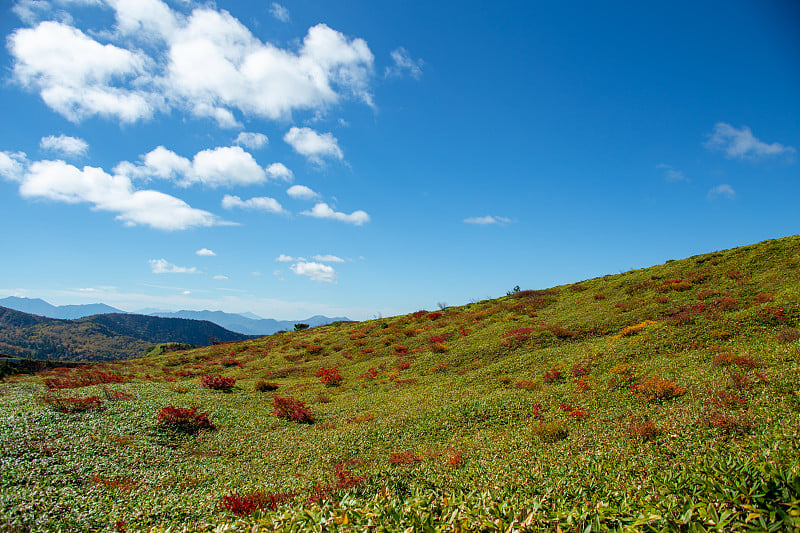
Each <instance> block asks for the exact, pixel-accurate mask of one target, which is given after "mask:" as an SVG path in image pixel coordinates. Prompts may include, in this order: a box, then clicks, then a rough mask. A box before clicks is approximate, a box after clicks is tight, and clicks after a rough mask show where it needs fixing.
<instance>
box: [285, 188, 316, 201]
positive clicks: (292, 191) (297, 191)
mask: <svg viewBox="0 0 800 533" xmlns="http://www.w3.org/2000/svg"><path fill="white" fill-rule="evenodd" d="M286 194H288V195H289V196H291V197H292V198H294V199H296V200H313V199H315V198H318V197H319V194H317V193H316V192H314V191H313V190H311V189H309V188H308V187H306V186H305V185H292V186H291V187H289V188H288V189H286Z"/></svg>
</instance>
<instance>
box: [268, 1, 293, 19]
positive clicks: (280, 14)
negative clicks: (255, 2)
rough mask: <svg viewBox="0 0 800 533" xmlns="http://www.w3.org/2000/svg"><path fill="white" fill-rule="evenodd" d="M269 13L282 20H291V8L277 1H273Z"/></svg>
mask: <svg viewBox="0 0 800 533" xmlns="http://www.w3.org/2000/svg"><path fill="white" fill-rule="evenodd" d="M269 13H270V15H272V16H273V17H275V18H276V19H278V20H280V21H281V22H289V10H288V9H286V8H285V7H283V6H282V5H280V4H279V3H277V2H272V5H271V6H270V7H269Z"/></svg>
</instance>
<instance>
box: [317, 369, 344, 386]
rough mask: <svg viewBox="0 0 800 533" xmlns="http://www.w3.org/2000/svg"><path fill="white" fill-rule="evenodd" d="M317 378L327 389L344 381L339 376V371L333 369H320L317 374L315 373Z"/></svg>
mask: <svg viewBox="0 0 800 533" xmlns="http://www.w3.org/2000/svg"><path fill="white" fill-rule="evenodd" d="M317 377H318V378H319V381H320V383H322V384H323V385H327V386H328V387H336V386H337V385H339V384H340V383H341V382H342V381H344V378H343V377H342V375H341V374H339V371H338V370H337V369H335V368H320V369H319V372H317Z"/></svg>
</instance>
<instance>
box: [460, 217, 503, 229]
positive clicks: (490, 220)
mask: <svg viewBox="0 0 800 533" xmlns="http://www.w3.org/2000/svg"><path fill="white" fill-rule="evenodd" d="M464 222H466V223H467V224H477V225H479V226H486V225H489V224H508V223H509V222H511V219H510V218H506V217H498V216H492V215H486V216H485V217H470V218H465V219H464Z"/></svg>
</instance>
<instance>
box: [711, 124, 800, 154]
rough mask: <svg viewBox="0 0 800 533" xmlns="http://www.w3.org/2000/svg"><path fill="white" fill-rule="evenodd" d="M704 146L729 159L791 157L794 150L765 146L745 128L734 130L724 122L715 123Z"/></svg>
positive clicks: (786, 147) (771, 145)
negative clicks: (721, 153) (722, 153)
mask: <svg viewBox="0 0 800 533" xmlns="http://www.w3.org/2000/svg"><path fill="white" fill-rule="evenodd" d="M704 146H705V147H706V148H708V149H709V150H716V151H720V152H724V153H725V156H726V157H728V158H730V159H758V158H761V157H768V156H779V155H786V156H790V157H791V156H792V155H793V154H794V153H795V149H794V148H792V147H791V146H784V145H782V144H780V143H777V142H775V143H772V144H767V143H765V142H762V141H760V140H758V139H757V138H756V137H755V136H754V135H753V132H752V131H751V130H750V128H748V127H747V126H742V127H741V129H738V130H737V129H736V128H734V127H733V126H731V125H730V124H726V123H725V122H717V123H716V124H715V125H714V132H713V133H712V134H711V135H710V136H709V139H708V141H706V142H705V144H704Z"/></svg>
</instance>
